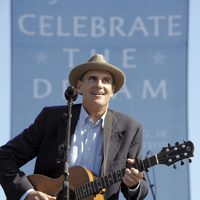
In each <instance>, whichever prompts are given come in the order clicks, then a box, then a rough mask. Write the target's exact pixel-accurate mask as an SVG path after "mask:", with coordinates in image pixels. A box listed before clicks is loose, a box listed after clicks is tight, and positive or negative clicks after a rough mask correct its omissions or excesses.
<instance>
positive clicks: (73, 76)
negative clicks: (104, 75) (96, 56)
mask: <svg viewBox="0 0 200 200" xmlns="http://www.w3.org/2000/svg"><path fill="white" fill-rule="evenodd" d="M91 70H102V71H107V72H109V73H110V74H111V75H112V77H113V79H114V85H115V91H114V93H116V92H117V91H119V90H120V89H121V88H122V86H123V85H124V83H125V79H126V77H125V74H124V72H123V71H122V70H121V69H119V68H117V67H115V66H114V65H111V64H109V63H100V62H87V63H84V64H80V65H78V66H76V67H74V68H73V69H72V70H71V72H70V74H69V83H70V84H71V85H72V86H74V87H76V85H77V81H78V80H81V78H82V77H83V75H84V74H85V73H86V72H88V71H91Z"/></svg>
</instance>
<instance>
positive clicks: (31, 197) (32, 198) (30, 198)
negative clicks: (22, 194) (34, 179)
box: [25, 191, 56, 200]
mask: <svg viewBox="0 0 200 200" xmlns="http://www.w3.org/2000/svg"><path fill="white" fill-rule="evenodd" d="M55 199H56V197H52V196H50V195H48V194H45V193H43V192H39V191H31V192H30V193H29V194H28V195H27V197H26V198H25V200H55Z"/></svg>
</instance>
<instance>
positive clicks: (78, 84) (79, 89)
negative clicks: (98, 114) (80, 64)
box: [76, 80, 82, 95]
mask: <svg viewBox="0 0 200 200" xmlns="http://www.w3.org/2000/svg"><path fill="white" fill-rule="evenodd" d="M76 90H77V92H78V94H80V95H81V94H82V92H81V81H80V80H78V81H77V84H76Z"/></svg>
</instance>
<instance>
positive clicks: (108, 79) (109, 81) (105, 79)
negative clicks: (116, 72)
mask: <svg viewBox="0 0 200 200" xmlns="http://www.w3.org/2000/svg"><path fill="white" fill-rule="evenodd" d="M103 82H104V83H107V84H111V83H112V80H111V79H110V78H104V79H103Z"/></svg>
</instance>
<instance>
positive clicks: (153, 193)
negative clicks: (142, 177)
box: [146, 151, 156, 200]
mask: <svg viewBox="0 0 200 200" xmlns="http://www.w3.org/2000/svg"><path fill="white" fill-rule="evenodd" d="M150 153H151V152H150V151H148V152H147V153H146V157H148V155H149V154H150ZM153 175H154V171H153ZM146 177H147V180H148V182H149V186H150V190H151V194H152V197H153V200H156V194H155V192H154V190H153V187H154V186H155V185H154V184H152V183H151V180H150V177H149V174H148V170H146ZM154 179H155V176H154ZM154 181H155V180H154Z"/></svg>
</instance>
